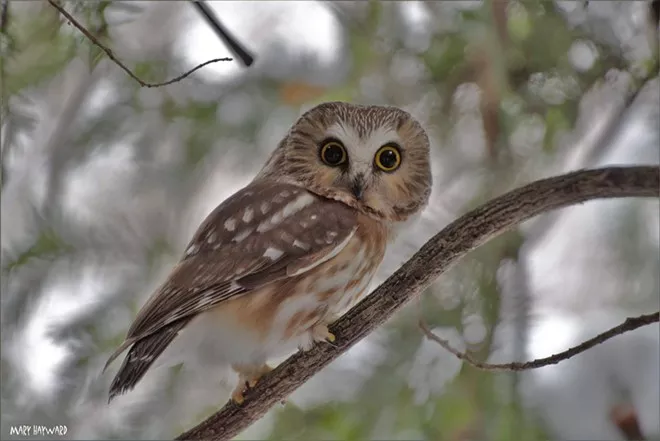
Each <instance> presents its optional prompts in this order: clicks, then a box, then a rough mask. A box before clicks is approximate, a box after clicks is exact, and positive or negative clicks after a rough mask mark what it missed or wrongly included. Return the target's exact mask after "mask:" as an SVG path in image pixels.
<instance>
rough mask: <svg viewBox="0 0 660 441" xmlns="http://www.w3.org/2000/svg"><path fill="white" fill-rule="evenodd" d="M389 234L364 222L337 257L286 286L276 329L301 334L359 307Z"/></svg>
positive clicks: (382, 254) (277, 316)
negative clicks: (358, 304) (315, 325)
mask: <svg viewBox="0 0 660 441" xmlns="http://www.w3.org/2000/svg"><path fill="white" fill-rule="evenodd" d="M386 244H387V231H386V230H385V229H384V228H381V227H380V225H372V224H371V223H369V222H364V223H363V224H360V226H359V227H358V231H357V232H356V234H355V235H354V237H353V238H352V239H351V240H350V241H349V243H348V244H347V245H346V247H345V248H344V249H343V250H342V251H341V252H339V253H338V254H337V255H336V256H335V257H333V258H332V259H330V260H328V261H327V262H324V263H322V264H321V265H319V266H318V267H316V268H314V269H312V270H310V271H309V272H307V273H305V274H304V275H302V276H301V277H299V278H297V280H295V281H291V283H287V284H286V285H287V286H286V287H282V288H283V289H285V290H287V289H288V292H287V296H286V300H284V301H283V302H282V303H281V304H280V305H279V306H278V308H277V309H278V310H277V312H276V314H275V317H274V319H275V320H274V321H275V327H276V328H279V329H282V330H283V333H284V334H285V335H286V336H291V335H296V334H300V333H301V332H304V331H305V330H307V329H308V328H309V327H311V326H313V325H314V324H316V323H319V322H326V323H329V322H332V321H334V320H335V319H336V318H338V317H339V316H340V315H341V314H343V313H344V312H346V310H348V309H349V308H350V307H351V306H353V305H354V304H355V303H357V302H358V301H359V300H360V299H361V298H362V297H363V296H364V295H365V294H366V293H367V291H368V287H369V284H370V282H371V280H372V278H373V276H374V274H375V273H376V271H377V270H378V267H379V266H380V263H381V262H382V260H383V256H384V254H385V248H386Z"/></svg>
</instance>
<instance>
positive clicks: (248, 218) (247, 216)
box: [243, 208, 254, 224]
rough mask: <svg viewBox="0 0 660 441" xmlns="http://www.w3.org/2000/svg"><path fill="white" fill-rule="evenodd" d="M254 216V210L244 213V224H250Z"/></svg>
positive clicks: (247, 209)
mask: <svg viewBox="0 0 660 441" xmlns="http://www.w3.org/2000/svg"><path fill="white" fill-rule="evenodd" d="M253 215H254V210H252V208H246V209H245V212H244V213H243V222H245V223H246V224H247V223H249V222H250V221H251V220H252V216H253Z"/></svg>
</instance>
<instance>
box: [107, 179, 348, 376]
mask: <svg viewBox="0 0 660 441" xmlns="http://www.w3.org/2000/svg"><path fill="white" fill-rule="evenodd" d="M356 229H357V215H356V213H355V211H354V210H353V209H351V208H350V207H348V206H346V205H344V204H342V203H340V202H336V201H332V200H329V199H324V198H320V197H318V196H316V195H313V194H312V193H309V192H308V191H306V190H305V189H302V188H300V187H297V186H294V185H290V184H281V183H272V182H271V183H253V184H251V185H249V186H247V187H245V188H244V189H242V190H240V191H239V192H237V193H236V194H234V195H233V196H232V197H230V198H229V199H227V200H226V201H225V202H223V203H222V204H221V205H220V206H218V207H217V208H216V209H215V210H214V211H213V212H212V213H211V214H210V215H209V216H208V217H207V219H206V220H205V221H204V223H203V224H202V225H201V226H200V228H199V230H198V231H197V233H196V234H195V236H194V237H193V239H192V241H191V242H190V245H189V246H188V249H187V251H186V253H185V255H184V256H183V258H182V260H181V262H180V263H179V264H178V265H177V266H176V267H175V269H174V270H173V272H172V274H171V275H170V277H169V278H168V280H167V281H166V282H165V283H164V284H163V285H162V286H161V287H160V289H159V290H158V291H156V292H155V293H154V294H153V295H152V297H151V298H150V299H149V301H148V302H147V303H146V304H145V305H144V306H143V307H142V309H141V310H140V312H139V313H138V316H137V317H136V319H135V321H134V322H133V325H132V326H131V327H130V329H129V331H128V335H127V337H126V341H125V342H124V344H122V345H121V346H120V347H119V348H118V349H117V351H116V352H115V353H114V354H113V355H112V356H111V357H110V359H109V360H108V362H107V363H106V367H107V366H108V365H109V364H110V363H111V362H112V360H114V359H115V358H116V357H117V356H118V355H119V354H120V353H121V352H123V350H125V349H126V348H127V347H128V346H130V345H131V344H133V343H134V342H136V341H138V340H140V339H143V338H145V337H147V336H149V335H151V334H153V333H154V332H156V331H159V330H160V329H161V328H163V327H164V326H168V325H170V324H173V323H175V322H178V321H179V320H181V319H183V318H187V317H192V316H194V315H196V314H199V313H200V312H203V311H205V310H207V309H210V308H212V307H214V306H216V305H217V304H219V303H220V302H223V301H225V300H228V299H231V298H235V297H237V296H241V295H245V294H248V293H249V292H250V291H252V290H254V289H256V288H258V287H260V286H263V285H265V284H268V283H271V282H274V281H276V280H280V279H283V278H287V277H291V276H295V275H298V274H300V273H302V272H305V271H308V270H309V269H311V268H313V267H315V266H316V265H318V264H320V263H322V262H323V261H325V260H328V259H329V258H331V257H333V256H334V255H335V254H337V253H338V252H339V251H340V250H341V249H342V248H343V247H344V246H345V245H346V244H347V243H348V241H349V240H350V238H351V237H352V236H353V234H354V233H355V230H356Z"/></svg>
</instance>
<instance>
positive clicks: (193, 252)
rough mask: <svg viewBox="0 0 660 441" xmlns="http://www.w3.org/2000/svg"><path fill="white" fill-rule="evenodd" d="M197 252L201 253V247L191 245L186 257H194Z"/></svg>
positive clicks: (194, 244)
mask: <svg viewBox="0 0 660 441" xmlns="http://www.w3.org/2000/svg"><path fill="white" fill-rule="evenodd" d="M197 251H199V246H198V245H197V244H196V243H193V244H190V246H189V247H188V249H187V250H186V255H187V256H192V255H193V254H196V253H197Z"/></svg>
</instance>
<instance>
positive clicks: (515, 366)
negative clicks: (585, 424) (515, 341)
mask: <svg viewBox="0 0 660 441" xmlns="http://www.w3.org/2000/svg"><path fill="white" fill-rule="evenodd" d="M658 321H660V311H657V312H654V313H651V314H642V315H640V316H637V317H628V318H627V319H626V320H625V321H624V322H623V323H621V324H620V325H617V326H615V327H613V328H610V329H608V330H607V331H605V332H601V333H600V334H598V335H597V336H595V337H593V338H590V339H589V340H585V341H583V342H582V343H580V344H579V345H577V346H572V347H570V348H568V349H566V350H565V351H562V352H558V353H556V354H552V355H550V356H548V357H543V358H536V359H534V360H530V361H525V362H512V363H501V364H500V363H485V362H481V361H477V360H475V359H473V358H472V357H471V356H470V355H469V354H466V353H464V352H461V351H459V350H458V349H456V348H454V347H452V346H451V345H450V344H449V342H448V341H447V340H445V339H443V338H440V337H438V336H437V335H435V334H434V333H433V331H431V330H430V329H429V327H428V326H427V324H426V323H425V322H424V321H423V320H420V321H419V328H420V329H421V330H422V332H423V333H424V335H426V337H427V338H428V339H429V340H432V341H434V342H436V343H437V344H439V345H440V346H442V347H443V348H444V349H446V350H447V351H449V352H451V353H452V354H453V355H454V356H456V358H458V359H460V360H463V361H465V362H467V363H468V364H469V365H471V366H474V367H476V368H478V369H483V370H485V371H527V370H530V369H537V368H540V367H543V366H549V365H551V364H557V363H559V362H561V361H564V360H567V359H569V358H572V357H575V356H576V355H578V354H580V353H582V352H585V351H588V350H589V349H591V348H593V347H594V346H597V345H599V344H601V343H605V342H606V341H607V340H609V339H611V338H614V337H616V336H617V335H621V334H624V333H626V332H630V331H633V330H635V329H637V328H641V327H642V326H646V325H650V324H651V323H658Z"/></svg>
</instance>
